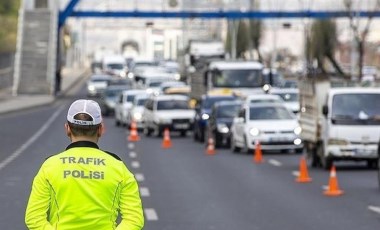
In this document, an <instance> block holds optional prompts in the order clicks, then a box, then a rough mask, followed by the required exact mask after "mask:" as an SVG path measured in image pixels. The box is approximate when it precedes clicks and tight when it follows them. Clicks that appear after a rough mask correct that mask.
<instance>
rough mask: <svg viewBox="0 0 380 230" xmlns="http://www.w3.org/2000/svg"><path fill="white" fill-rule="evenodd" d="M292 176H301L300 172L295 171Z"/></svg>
mask: <svg viewBox="0 0 380 230" xmlns="http://www.w3.org/2000/svg"><path fill="white" fill-rule="evenodd" d="M292 175H293V176H296V177H298V176H299V175H300V172H299V171H293V172H292Z"/></svg>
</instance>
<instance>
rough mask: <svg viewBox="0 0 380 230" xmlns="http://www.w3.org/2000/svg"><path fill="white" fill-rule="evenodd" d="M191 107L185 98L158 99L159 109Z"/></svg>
mask: <svg viewBox="0 0 380 230" xmlns="http://www.w3.org/2000/svg"><path fill="white" fill-rule="evenodd" d="M173 109H189V103H188V101H185V100H170V101H158V103H157V110H173Z"/></svg>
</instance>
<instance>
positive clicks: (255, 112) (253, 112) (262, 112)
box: [249, 106, 295, 120]
mask: <svg viewBox="0 0 380 230" xmlns="http://www.w3.org/2000/svg"><path fill="white" fill-rule="evenodd" d="M249 119H250V120H291V119H295V117H294V115H293V114H292V113H291V112H289V110H287V109H286V108H284V107H278V106H266V107H252V108H250V109H249Z"/></svg>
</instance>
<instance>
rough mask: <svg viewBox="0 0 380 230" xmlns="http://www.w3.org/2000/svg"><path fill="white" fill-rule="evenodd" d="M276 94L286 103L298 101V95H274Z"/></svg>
mask: <svg viewBox="0 0 380 230" xmlns="http://www.w3.org/2000/svg"><path fill="white" fill-rule="evenodd" d="M274 94H275V95H278V96H280V97H281V98H282V99H283V100H284V101H287V102H296V101H298V93H274Z"/></svg>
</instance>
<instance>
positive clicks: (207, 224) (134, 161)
mask: <svg viewBox="0 0 380 230" xmlns="http://www.w3.org/2000/svg"><path fill="white" fill-rule="evenodd" d="M84 95H85V91H84V89H82V90H80V91H79V92H78V93H75V94H73V95H71V96H69V97H65V98H62V99H60V100H58V101H57V102H56V103H54V104H52V105H48V106H44V107H40V108H35V109H31V110H27V111H21V112H17V113H11V114H7V115H1V116H0V127H1V129H0V136H1V138H0V146H1V148H0V184H1V186H0V204H1V205H0V213H1V215H0V229H2V230H3V229H4V230H8V229H9V230H19V229H26V227H25V225H24V212H25V207H26V203H27V199H28V196H29V193H30V185H31V182H32V179H33V177H34V175H35V174H36V173H37V170H38V169H39V167H40V165H41V163H42V162H43V161H44V159H45V158H46V157H48V156H49V155H51V154H55V153H58V152H60V151H62V150H63V149H65V148H66V146H67V145H68V144H69V140H68V138H67V137H66V136H65V134H64V130H63V124H64V122H65V116H66V111H67V108H68V106H69V104H70V103H71V102H72V101H73V100H74V99H76V98H81V97H84ZM105 123H106V133H105V135H104V137H103V138H102V139H101V141H100V143H99V145H100V146H101V148H103V149H105V150H109V151H111V152H114V153H117V154H118V155H119V156H121V157H122V158H123V160H124V162H125V163H126V165H127V166H128V168H129V169H130V170H131V171H132V172H133V173H134V174H135V176H136V178H137V179H138V181H139V185H140V193H141V196H142V199H143V206H144V211H145V218H146V224H145V228H144V229H146V230H174V229H176V230H178V229H180V230H208V229H210V230H211V229H212V230H213V229H215V230H231V229H241V230H256V229H257V230H261V229H263V230H271V229H281V230H294V229H309V230H314V229H318V230H319V229H334V230H340V229H341V230H343V229H344V230H347V229H360V230H373V229H378V228H379V224H380V190H379V188H378V184H377V173H376V171H375V170H370V169H367V168H366V167H365V166H364V164H363V165H361V164H356V163H354V164H339V165H338V166H337V176H338V180H339V185H340V187H341V189H342V190H344V192H345V193H344V195H342V196H340V197H327V196H325V195H323V187H324V186H326V185H327V184H328V180H329V172H327V171H324V170H322V169H312V168H309V174H310V176H311V177H312V179H313V181H312V182H311V183H308V184H299V183H296V182H295V178H296V177H295V175H294V174H295V172H296V171H297V170H298V164H299V159H300V155H296V154H264V156H263V157H264V160H265V162H264V163H263V164H255V163H253V162H252V158H253V157H252V155H251V154H243V153H240V154H233V153H231V152H230V150H228V149H217V153H216V155H213V156H208V155H206V154H205V148H204V145H203V144H199V143H195V142H194V141H193V140H192V138H191V135H190V134H189V135H188V137H185V138H183V137H180V136H179V135H177V134H175V133H172V137H171V141H172V143H173V147H172V148H170V149H162V148H161V142H162V139H161V138H156V137H144V136H143V135H142V134H140V136H141V140H140V141H139V142H136V143H128V141H127V136H128V133H127V130H126V129H125V128H122V127H116V126H115V125H114V120H113V118H112V117H106V118H105Z"/></svg>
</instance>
